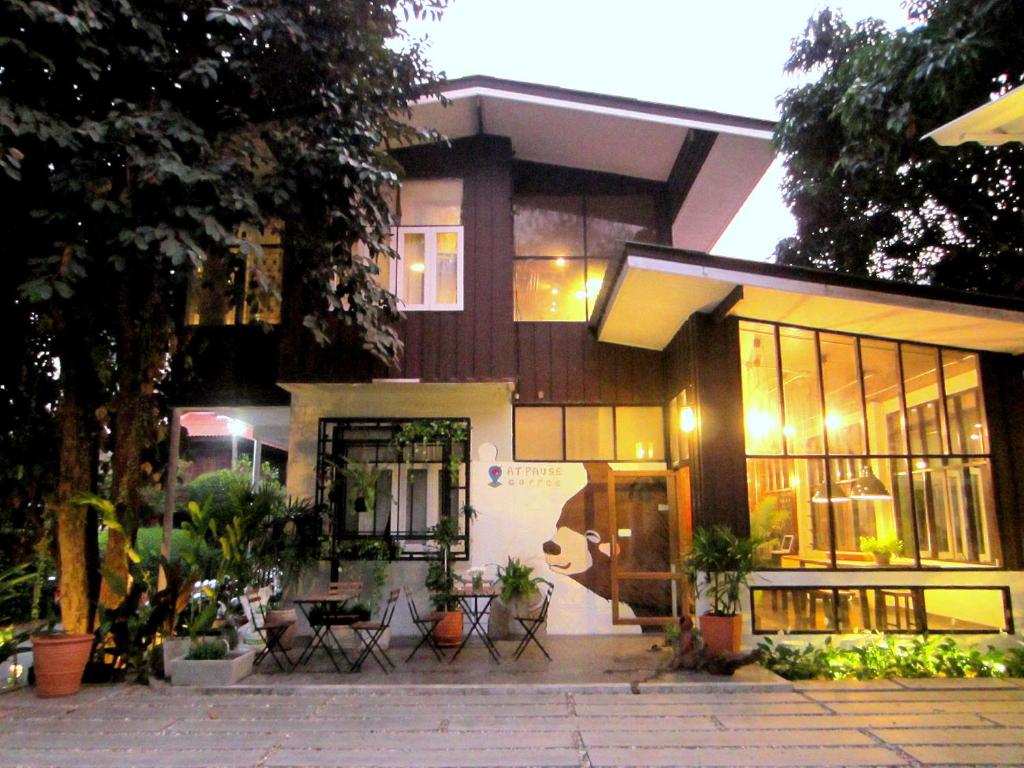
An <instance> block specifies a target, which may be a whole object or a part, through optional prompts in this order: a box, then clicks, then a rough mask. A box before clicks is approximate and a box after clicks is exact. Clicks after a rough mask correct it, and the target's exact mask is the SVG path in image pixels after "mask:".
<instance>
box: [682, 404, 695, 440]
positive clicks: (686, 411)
mask: <svg viewBox="0 0 1024 768" xmlns="http://www.w3.org/2000/svg"><path fill="white" fill-rule="evenodd" d="M679 428H680V429H681V430H683V432H686V433H687V434H689V433H690V432H693V430H695V429H696V428H697V412H696V411H695V410H693V406H692V405H684V406H683V407H682V408H680V409H679Z"/></svg>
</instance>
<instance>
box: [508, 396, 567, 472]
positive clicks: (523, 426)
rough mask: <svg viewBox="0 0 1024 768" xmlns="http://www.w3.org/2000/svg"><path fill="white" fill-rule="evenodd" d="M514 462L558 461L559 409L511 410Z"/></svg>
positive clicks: (560, 414)
mask: <svg viewBox="0 0 1024 768" xmlns="http://www.w3.org/2000/svg"><path fill="white" fill-rule="evenodd" d="M515 430H516V433H515V458H516V461H561V460H562V458H563V457H564V455H565V453H564V451H563V444H562V409H561V408H557V407H539V408H531V407H519V408H516V409H515Z"/></svg>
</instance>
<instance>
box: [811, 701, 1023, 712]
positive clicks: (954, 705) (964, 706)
mask: <svg viewBox="0 0 1024 768" xmlns="http://www.w3.org/2000/svg"><path fill="white" fill-rule="evenodd" d="M829 707H830V708H831V709H833V710H835V711H836V712H837V713H838V714H841V715H842V714H849V715H857V714H861V713H870V712H895V713H905V714H914V713H929V712H984V713H988V712H1019V713H1022V714H1024V700H1018V701H948V700H947V701H850V702H841V701H836V702H829Z"/></svg>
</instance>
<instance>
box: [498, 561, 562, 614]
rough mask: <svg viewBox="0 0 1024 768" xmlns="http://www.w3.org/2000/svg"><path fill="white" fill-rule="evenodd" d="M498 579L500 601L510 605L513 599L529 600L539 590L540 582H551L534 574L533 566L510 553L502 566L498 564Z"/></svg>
mask: <svg viewBox="0 0 1024 768" xmlns="http://www.w3.org/2000/svg"><path fill="white" fill-rule="evenodd" d="M498 581H500V582H501V602H503V603H504V604H505V605H512V603H513V601H515V600H530V599H532V598H533V597H536V595H537V593H538V592H539V591H540V590H539V585H540V584H549V585H550V583H551V582H549V581H547V580H546V579H544V578H542V577H540V576H534V575H533V566H530V565H526V564H524V563H523V562H521V561H520V560H519V558H518V557H512V556H511V555H509V558H508V563H506V564H505V566H504V567H502V566H500V565H499V566H498Z"/></svg>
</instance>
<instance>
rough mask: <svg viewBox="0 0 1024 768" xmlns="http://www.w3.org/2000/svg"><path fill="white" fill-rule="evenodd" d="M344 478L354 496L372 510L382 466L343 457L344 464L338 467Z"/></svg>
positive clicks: (375, 501) (375, 507)
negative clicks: (349, 484)
mask: <svg viewBox="0 0 1024 768" xmlns="http://www.w3.org/2000/svg"><path fill="white" fill-rule="evenodd" d="M338 469H339V470H340V472H341V474H342V475H344V476H345V479H346V480H348V482H349V483H351V488H352V491H353V494H354V496H355V498H357V499H358V498H361V499H362V500H363V502H364V503H365V504H366V509H368V510H370V511H374V510H376V509H377V483H378V481H379V480H380V479H381V477H382V476H383V475H384V468H383V467H378V466H377V465H376V464H366V463H364V462H362V461H355V460H354V459H350V458H348V457H346V458H345V465H344V466H342V467H338Z"/></svg>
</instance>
